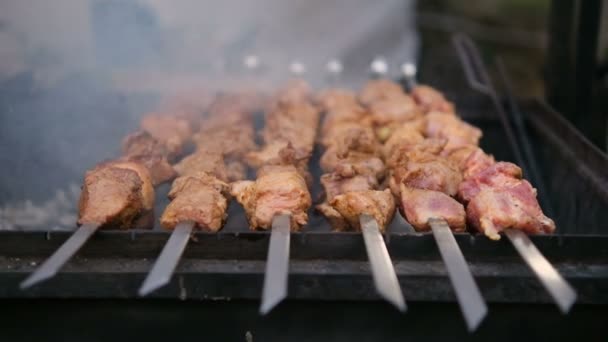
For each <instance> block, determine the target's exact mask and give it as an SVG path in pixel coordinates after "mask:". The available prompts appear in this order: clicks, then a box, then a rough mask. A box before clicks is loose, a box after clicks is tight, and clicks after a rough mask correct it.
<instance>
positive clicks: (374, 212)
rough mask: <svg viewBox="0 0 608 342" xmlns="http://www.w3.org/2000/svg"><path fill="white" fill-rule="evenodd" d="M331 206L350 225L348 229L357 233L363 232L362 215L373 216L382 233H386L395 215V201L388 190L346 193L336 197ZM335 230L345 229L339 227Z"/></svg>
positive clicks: (335, 227)
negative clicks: (360, 217) (360, 218)
mask: <svg viewBox="0 0 608 342" xmlns="http://www.w3.org/2000/svg"><path fill="white" fill-rule="evenodd" d="M329 204H330V205H331V206H332V208H334V209H335V210H336V211H337V212H338V213H340V215H341V216H342V217H343V218H344V221H345V222H346V223H348V228H350V229H352V230H357V231H358V230H361V225H360V224H359V216H360V215H362V214H367V215H371V216H373V217H374V219H375V220H376V222H377V223H378V227H379V228H380V231H381V232H384V231H385V229H386V226H387V225H388V224H389V223H390V222H391V220H392V219H393V215H394V214H395V199H394V198H393V195H392V194H391V192H390V190H388V189H386V190H382V191H380V190H366V191H350V192H346V193H343V194H341V195H338V196H335V197H334V198H333V199H332V200H331V201H330V202H329ZM330 221H331V220H330ZM334 229H344V227H342V226H340V225H337V226H334Z"/></svg>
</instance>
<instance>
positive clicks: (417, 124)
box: [382, 120, 424, 159]
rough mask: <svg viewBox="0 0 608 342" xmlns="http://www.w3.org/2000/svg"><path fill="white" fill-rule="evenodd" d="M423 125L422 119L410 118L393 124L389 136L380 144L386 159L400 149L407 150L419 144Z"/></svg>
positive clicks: (422, 137) (422, 138) (421, 138)
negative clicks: (396, 124) (393, 126)
mask: <svg viewBox="0 0 608 342" xmlns="http://www.w3.org/2000/svg"><path fill="white" fill-rule="evenodd" d="M423 127H424V121H423V120H412V121H407V122H405V123H402V124H400V125H398V126H395V129H394V130H393V131H392V132H391V135H390V137H389V138H388V139H387V140H386V142H385V143H384V145H383V146H382V156H383V157H384V158H386V159H388V158H391V156H393V155H395V153H397V151H398V150H399V149H400V150H401V151H405V150H408V149H409V148H410V147H414V146H416V145H418V144H421V143H422V142H423V141H424V136H423V135H422V133H421V132H422V130H423Z"/></svg>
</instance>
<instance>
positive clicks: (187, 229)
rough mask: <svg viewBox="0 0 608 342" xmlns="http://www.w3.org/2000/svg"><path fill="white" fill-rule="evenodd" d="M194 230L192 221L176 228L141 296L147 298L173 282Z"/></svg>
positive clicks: (146, 281) (147, 278)
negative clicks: (178, 264)
mask: <svg viewBox="0 0 608 342" xmlns="http://www.w3.org/2000/svg"><path fill="white" fill-rule="evenodd" d="M193 229H194V222H192V221H186V222H182V223H180V224H178V225H177V226H176V227H175V229H174V230H173V232H172V233H171V236H170V237H169V240H168V241H167V243H166V244H165V246H164V247H163V250H162V252H161V253H160V255H159V256H158V259H156V262H155V263H154V266H152V270H151V271H150V273H148V276H147V277H146V280H144V283H143V284H142V286H141V287H140V288H139V291H138V294H139V296H141V297H143V296H147V295H148V294H150V293H152V292H153V291H155V290H157V289H159V288H161V287H163V286H165V285H167V284H168V283H169V282H170V281H171V277H172V276H173V272H174V271H175V268H176V267H177V263H178V262H179V259H180V258H181V257H182V254H183V253H184V250H185V249H186V245H187V244H188V241H189V240H190V234H191V233H192V230H193Z"/></svg>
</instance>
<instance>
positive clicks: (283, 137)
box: [262, 102, 319, 153]
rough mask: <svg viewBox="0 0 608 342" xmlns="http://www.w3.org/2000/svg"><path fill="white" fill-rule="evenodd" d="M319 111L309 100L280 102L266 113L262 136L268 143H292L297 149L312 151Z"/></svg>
mask: <svg viewBox="0 0 608 342" xmlns="http://www.w3.org/2000/svg"><path fill="white" fill-rule="evenodd" d="M318 122H319V111H318V110H317V109H316V108H315V107H314V106H313V105H312V104H310V103H308V102H278V103H277V104H276V105H275V107H274V108H273V110H271V111H270V112H269V113H268V114H267V115H266V126H265V127H264V130H263V133H262V136H263V138H264V142H265V143H266V144H269V143H276V142H285V143H291V144H292V145H293V147H294V148H295V149H296V150H303V151H306V152H307V153H312V149H313V147H314V144H315V136H316V134H317V125H318Z"/></svg>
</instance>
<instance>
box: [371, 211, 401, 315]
mask: <svg viewBox="0 0 608 342" xmlns="http://www.w3.org/2000/svg"><path fill="white" fill-rule="evenodd" d="M359 222H360V224H361V232H362V233H363V240H364V242H365V249H366V251H367V257H368V258H369V263H370V265H371V269H372V276H373V278H374V284H375V286H376V290H377V291H378V293H379V294H380V296H382V298H384V299H386V300H387V301H388V302H389V303H391V304H393V305H394V306H395V307H396V308H397V309H399V311H402V312H404V311H406V310H407V306H406V304H405V299H403V293H402V292H401V286H400V285H399V280H398V279H397V274H396V272H395V268H394V267H393V263H392V261H391V257H390V256H389V254H388V250H387V249H386V244H385V243H384V239H383V238H382V234H381V233H380V229H379V228H378V222H376V220H375V219H374V217H372V216H370V215H366V214H363V215H361V216H359Z"/></svg>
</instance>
